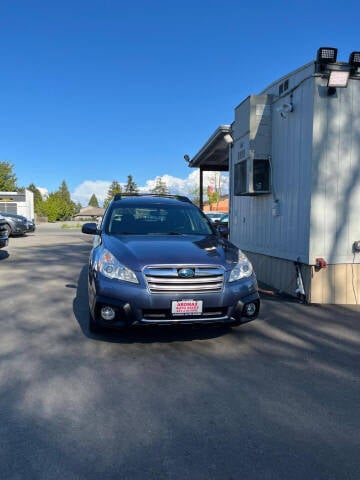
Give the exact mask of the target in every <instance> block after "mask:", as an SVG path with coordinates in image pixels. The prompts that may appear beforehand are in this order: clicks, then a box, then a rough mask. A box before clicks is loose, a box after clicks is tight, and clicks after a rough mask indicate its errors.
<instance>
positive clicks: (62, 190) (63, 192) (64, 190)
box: [58, 180, 72, 203]
mask: <svg viewBox="0 0 360 480" xmlns="http://www.w3.org/2000/svg"><path fill="white" fill-rule="evenodd" d="M58 193H59V195H60V198H62V199H63V200H64V202H65V203H70V202H71V201H72V200H71V196H70V192H69V189H68V186H67V184H66V182H65V180H63V181H62V182H61V185H60V187H59V190H58Z"/></svg>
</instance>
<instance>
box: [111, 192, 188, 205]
mask: <svg viewBox="0 0 360 480" xmlns="http://www.w3.org/2000/svg"><path fill="white" fill-rule="evenodd" d="M123 197H163V198H175V199H176V200H181V201H182V202H189V203H192V202H191V200H190V199H189V198H188V197H185V196H184V195H170V194H167V193H166V194H165V193H127V192H126V193H116V194H115V196H114V201H117V200H121V199H122V198H123Z"/></svg>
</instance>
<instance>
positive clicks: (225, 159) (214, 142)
mask: <svg viewBox="0 0 360 480" xmlns="http://www.w3.org/2000/svg"><path fill="white" fill-rule="evenodd" d="M232 141H233V139H232V136H231V125H220V127H218V128H217V129H216V130H215V132H214V133H213V134H212V135H211V137H210V138H209V139H208V141H207V142H206V143H205V145H204V146H203V147H202V148H201V149H200V150H199V151H198V153H197V154H196V155H195V156H194V157H193V158H192V159H190V161H189V167H191V168H199V169H200V208H201V209H202V208H203V206H204V201H203V172H205V171H207V172H208V171H210V172H227V171H229V144H231V143H232Z"/></svg>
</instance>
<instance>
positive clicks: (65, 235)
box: [0, 224, 360, 480]
mask: <svg viewBox="0 0 360 480" xmlns="http://www.w3.org/2000/svg"><path fill="white" fill-rule="evenodd" d="M90 247H91V238H90V237H89V236H86V235H83V234H81V232H80V231H79V230H77V229H61V225H59V224H41V225H39V226H38V229H37V231H36V232H35V233H34V234H29V235H28V236H27V237H20V238H10V243H9V247H8V248H7V249H4V250H0V293H1V304H0V324H1V335H0V439H1V441H0V466H1V469H0V472H1V474H0V476H1V478H4V479H6V480H15V479H16V480H18V479H26V480H30V479H34V480H35V479H36V480H39V479H44V480H53V479H62V480H64V479H71V480H73V479H84V480H85V479H86V480H92V479H94V480H95V479H99V478H101V479H120V480H122V479H129V480H137V479H141V480H144V479H146V480H147V479H157V480H162V479H169V480H172V479H176V480H178V479H179V480H184V479H190V480H192V479H194V480H197V479H201V480H202V479H204V480H205V479H206V480H211V479H214V480H217V479H219V480H220V479H221V480H230V479H231V480H238V479H246V480H251V479H256V480H258V479H267V480H268V479H270V480H272V479H286V480H291V479H299V480H300V479H301V480H303V479H310V480H312V479H314V480H335V479H336V480H337V479H339V480H347V479H349V480H350V479H351V480H358V479H359V478H360V307H359V306H335V305H328V306H326V305H324V306H315V305H312V306H309V305H303V304H300V303H298V302H297V301H293V300H290V299H283V298H280V297H277V296H276V295H269V294H264V293H263V294H262V309H261V315H260V318H259V319H258V320H256V321H254V322H251V323H249V324H246V325H244V326H242V327H239V328H234V329H226V328H221V327H201V328H200V327H190V328H185V327H179V328H165V327H152V328H144V329H137V330H134V331H129V332H127V333H115V334H111V335H100V336H96V335H90V334H89V332H88V330H87V291H86V270H87V257H88V253H89V250H90Z"/></svg>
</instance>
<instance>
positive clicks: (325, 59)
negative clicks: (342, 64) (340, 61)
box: [316, 47, 337, 63]
mask: <svg viewBox="0 0 360 480" xmlns="http://www.w3.org/2000/svg"><path fill="white" fill-rule="evenodd" d="M336 57H337V48H333V47H320V48H319V49H318V51H317V58H316V61H317V62H319V63H335V62H336Z"/></svg>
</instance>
